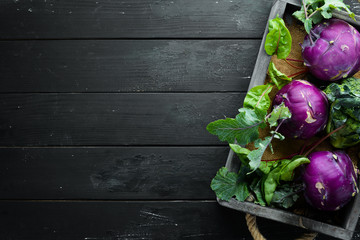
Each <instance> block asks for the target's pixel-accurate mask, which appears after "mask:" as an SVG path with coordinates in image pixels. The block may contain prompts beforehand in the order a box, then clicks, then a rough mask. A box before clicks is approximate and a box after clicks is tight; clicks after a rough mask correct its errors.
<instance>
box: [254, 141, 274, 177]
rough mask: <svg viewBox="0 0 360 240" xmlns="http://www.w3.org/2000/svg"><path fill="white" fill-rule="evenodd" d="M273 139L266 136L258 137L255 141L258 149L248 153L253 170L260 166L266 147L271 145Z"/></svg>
mask: <svg viewBox="0 0 360 240" xmlns="http://www.w3.org/2000/svg"><path fill="white" fill-rule="evenodd" d="M271 140H272V139H271V137H265V139H264V140H262V139H257V140H256V141H255V142H254V144H255V148H256V150H253V151H251V152H250V153H249V154H248V159H249V166H250V169H251V170H252V172H253V171H255V170H256V169H258V168H259V166H260V164H261V158H262V156H263V155H264V152H265V150H266V148H267V147H268V146H269V145H270V142H271Z"/></svg>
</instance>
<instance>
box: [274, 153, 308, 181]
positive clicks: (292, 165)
mask: <svg viewBox="0 0 360 240" xmlns="http://www.w3.org/2000/svg"><path fill="white" fill-rule="evenodd" d="M305 163H310V160H309V159H308V158H307V157H304V156H295V157H293V158H292V159H291V162H289V163H288V164H286V165H285V166H284V168H282V169H281V174H280V180H282V181H292V180H294V170H295V169H296V168H297V167H299V166H300V165H302V164H305Z"/></svg>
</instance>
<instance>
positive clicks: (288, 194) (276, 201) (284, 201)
mask: <svg viewBox="0 0 360 240" xmlns="http://www.w3.org/2000/svg"><path fill="white" fill-rule="evenodd" d="M302 189H303V185H302V184H281V185H279V186H278V187H277V188H276V190H275V192H274V195H273V197H272V199H271V205H273V206H276V207H282V208H290V207H292V206H293V205H294V204H295V202H296V201H297V200H298V199H299V197H300V196H299V192H300V191H301V190H302Z"/></svg>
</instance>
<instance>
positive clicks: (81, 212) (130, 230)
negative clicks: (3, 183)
mask: <svg viewBox="0 0 360 240" xmlns="http://www.w3.org/2000/svg"><path fill="white" fill-rule="evenodd" d="M0 216H1V217H0V224H1V226H2V231H0V238H1V239H16V240H49V239H67V240H79V239H84V240H104V239H105V240H108V239H109V240H115V239H116V240H129V239H131V240H135V239H149V240H150V239H154V240H155V239H156V240H178V239H184V240H185V239H194V240H195V239H198V240H200V239H207V240H208V239H209V240H212V239H214V240H215V239H216V240H218V239H222V240H239V239H243V240H252V238H251V236H250V234H249V232H248V230H247V227H246V224H245V220H244V214H243V213H240V212H237V211H232V210H229V209H226V208H222V207H220V206H219V205H218V204H217V203H216V202H214V201H195V202H194V201H186V202H183V201H170V202H142V201H132V202H116V201H115V202H113V201H105V202H102V201H99V202H97V201H95V202H83V201H76V202H68V201H62V202H59V201H56V202H24V201H20V202H16V201H12V202H9V201H1V202H0ZM259 225H260V230H261V231H262V233H264V235H265V236H267V237H269V238H268V239H279V240H285V239H286V240H287V239H289V234H291V237H296V236H300V235H301V234H302V233H303V232H304V230H303V229H300V228H295V227H291V226H289V225H285V224H279V223H276V222H272V221H266V220H262V219H260V220H259ZM4 229H5V230H4ZM319 239H323V240H325V239H327V240H332V239H331V238H329V237H326V238H321V237H320V238H319Z"/></svg>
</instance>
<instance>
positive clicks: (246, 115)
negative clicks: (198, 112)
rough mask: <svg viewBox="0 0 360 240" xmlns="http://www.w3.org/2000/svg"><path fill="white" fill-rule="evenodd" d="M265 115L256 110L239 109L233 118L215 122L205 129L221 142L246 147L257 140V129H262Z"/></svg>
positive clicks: (264, 125)
mask: <svg viewBox="0 0 360 240" xmlns="http://www.w3.org/2000/svg"><path fill="white" fill-rule="evenodd" d="M264 118H265V114H264V113H263V112H261V111H258V110H256V109H249V108H240V109H239V114H238V115H236V117H235V118H226V119H220V120H216V121H214V122H211V123H209V124H208V125H207V127H206V129H207V130H208V131H209V132H210V133H211V134H214V135H217V136H218V137H219V139H220V140H221V141H227V142H228V143H234V142H235V140H236V141H237V142H238V143H239V144H240V145H246V144H248V143H250V142H252V141H254V140H255V139H258V138H259V127H261V128H264V127H266V124H265V123H264Z"/></svg>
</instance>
